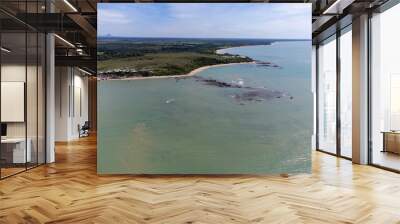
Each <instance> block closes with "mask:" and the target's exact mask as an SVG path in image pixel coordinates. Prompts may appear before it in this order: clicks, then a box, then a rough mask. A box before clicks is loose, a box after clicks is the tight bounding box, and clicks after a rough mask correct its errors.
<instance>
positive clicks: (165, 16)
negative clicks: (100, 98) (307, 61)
mask: <svg viewBox="0 0 400 224" xmlns="http://www.w3.org/2000/svg"><path fill="white" fill-rule="evenodd" d="M97 18H98V35H100V36H104V35H108V34H110V35H112V36H120V37H195V38H284V39H311V4H272V3H270V4H266V3H251V4H248V3H247V4H246V3H244V4H238V3H236V4H235V3H230V4H226V3H224V4H215V3H214V4H210V3H209V4H205V3H203V4H201V3H200V4H182V3H176V4H163V3H99V4H98V17H97Z"/></svg>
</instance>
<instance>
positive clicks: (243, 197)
mask: <svg viewBox="0 0 400 224" xmlns="http://www.w3.org/2000/svg"><path fill="white" fill-rule="evenodd" d="M56 157H57V162H56V163H55V164H51V165H47V166H41V167H39V168H36V169H33V170H29V171H27V172H25V173H22V174H19V175H16V176H13V177H10V178H8V179H5V180H2V181H0V202H1V203H0V223H120V224H122V223H174V224H175V223H373V224H377V223H385V224H387V223H400V200H399V198H400V175H399V174H396V173H392V172H388V171H384V170H381V169H377V168H374V167H370V166H359V165H352V164H351V162H350V161H348V160H344V159H338V158H336V157H333V156H330V155H327V154H324V153H320V152H315V153H313V173H312V174H302V175H289V176H288V175H272V176H250V175H249V176H246V175H236V176H229V175H227V176H190V175H189V176H128V175H125V176H97V175H96V139H95V138H94V137H89V138H85V139H84V140H81V141H76V142H71V143H69V144H58V145H57V154H56Z"/></svg>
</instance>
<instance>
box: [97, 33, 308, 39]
mask: <svg viewBox="0 0 400 224" xmlns="http://www.w3.org/2000/svg"><path fill="white" fill-rule="evenodd" d="M97 38H148V39H151V38H152V39H155V38H166V39H248V40H312V38H310V39H307V38H275V37H274V38H269V37H268V38H254V37H139V36H112V35H111V36H107V34H106V35H99V36H97Z"/></svg>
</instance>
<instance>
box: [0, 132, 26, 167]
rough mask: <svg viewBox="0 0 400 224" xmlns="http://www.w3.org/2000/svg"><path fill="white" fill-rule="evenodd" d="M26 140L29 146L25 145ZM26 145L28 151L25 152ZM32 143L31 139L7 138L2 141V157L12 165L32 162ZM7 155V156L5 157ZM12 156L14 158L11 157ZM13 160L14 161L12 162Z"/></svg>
mask: <svg viewBox="0 0 400 224" xmlns="http://www.w3.org/2000/svg"><path fill="white" fill-rule="evenodd" d="M25 140H26V142H27V143H28V144H25ZM25 145H27V146H28V147H26V151H25ZM31 145H32V141H31V139H30V138H28V139H25V138H5V139H1V147H2V148H1V154H2V157H3V158H5V157H8V158H6V160H7V162H10V163H26V162H31V160H32V152H31ZM3 154H5V156H3ZM10 154H12V156H11V155H10ZM9 155H10V156H9ZM11 158H12V160H11Z"/></svg>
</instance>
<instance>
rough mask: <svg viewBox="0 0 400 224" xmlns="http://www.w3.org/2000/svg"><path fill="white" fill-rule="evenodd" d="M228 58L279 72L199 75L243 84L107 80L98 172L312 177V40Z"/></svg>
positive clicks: (229, 69)
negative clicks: (301, 174) (263, 63)
mask: <svg viewBox="0 0 400 224" xmlns="http://www.w3.org/2000/svg"><path fill="white" fill-rule="evenodd" d="M222 51H224V50H222ZM226 51H227V52H228V53H233V54H240V55H246V56H249V57H252V58H253V59H256V60H260V61H268V62H271V63H274V64H276V65H279V68H277V67H266V66H261V65H256V64H237V65H228V66H222V67H215V68H210V69H206V70H204V71H202V72H200V73H198V74H197V75H196V76H199V77H201V79H212V80H217V81H218V82H223V83H228V84H234V85H233V86H236V87H220V86H218V85H209V84H207V83H204V81H201V80H199V78H196V77H191V78H185V79H173V78H169V79H147V80H130V81H126V80H125V81H99V82H98V90H99V94H98V97H99V99H98V111H99V114H98V116H99V117H98V125H99V128H98V130H99V131H98V172H99V173H132V174H141V173H148V174H154V173H157V174H171V173H177V174H185V173H192V174H199V173H204V174H208V173H297V172H309V171H310V165H311V158H310V152H311V134H312V95H311V92H310V88H311V87H310V84H311V65H310V63H311V62H310V56H311V43H310V42H309V41H298V42H276V43H274V44H272V45H270V46H247V47H239V48H230V49H227V50H226ZM238 86H243V87H248V88H239V87H238ZM251 91H259V92H257V94H258V95H257V94H256V95H257V97H256V98H254V93H251ZM272 93H276V94H277V95H274V94H272ZM278 93H279V94H278ZM271 94H272V97H270V96H271ZM278 95H279V96H280V97H277V96H278ZM249 96H250V98H249ZM249 99H251V100H249Z"/></svg>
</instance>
